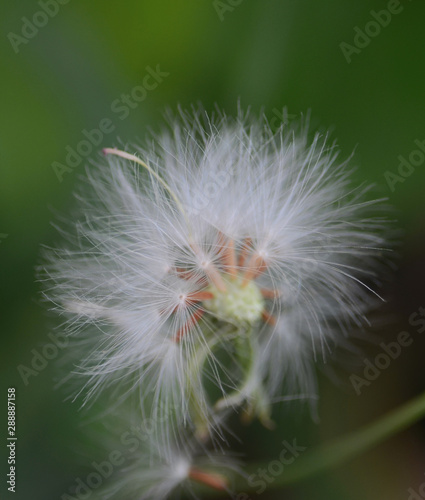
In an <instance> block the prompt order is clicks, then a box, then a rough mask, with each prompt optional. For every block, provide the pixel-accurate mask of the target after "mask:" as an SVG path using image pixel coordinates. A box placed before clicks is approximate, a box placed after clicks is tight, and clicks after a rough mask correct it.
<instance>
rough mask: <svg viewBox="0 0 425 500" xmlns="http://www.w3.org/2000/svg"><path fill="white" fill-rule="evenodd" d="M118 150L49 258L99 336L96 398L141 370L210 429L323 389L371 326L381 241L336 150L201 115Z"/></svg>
mask: <svg viewBox="0 0 425 500" xmlns="http://www.w3.org/2000/svg"><path fill="white" fill-rule="evenodd" d="M106 153H107V156H106V160H105V162H104V163H102V164H101V165H99V166H96V167H90V168H89V169H88V170H87V179H88V182H87V185H86V186H85V187H84V188H83V190H82V191H81V192H80V194H79V196H78V199H79V203H80V207H81V210H80V212H79V215H77V216H76V217H75V219H74V226H75V228H74V229H73V230H72V231H71V232H70V234H71V236H69V235H68V239H69V240H70V244H69V245H68V248H67V249H66V250H61V251H52V252H50V256H49V263H48V264H47V265H46V270H47V273H48V277H47V278H46V279H47V284H48V286H47V291H46V295H47V297H48V298H49V299H50V300H52V301H53V302H54V304H55V305H56V306H57V308H58V309H59V310H60V311H61V312H62V313H63V314H65V315H66V317H67V321H68V331H69V334H70V335H71V336H75V337H76V338H79V339H81V338H84V339H87V340H88V341H90V342H93V344H92V348H91V350H90V351H89V352H84V353H81V352H78V353H77V359H79V358H78V356H80V357H81V362H78V363H76V364H77V366H78V368H77V369H76V371H77V372H80V373H82V374H83V375H85V376H86V377H87V382H86V389H87V391H86V395H87V396H86V397H87V398H91V397H92V396H95V395H96V394H97V393H98V392H100V390H101V389H102V388H103V387H105V386H111V385H116V386H120V384H122V383H123V380H124V379H130V380H131V381H130V386H129V389H128V391H129V392H131V391H132V390H133V389H134V388H138V389H139V390H140V391H141V392H142V393H143V397H147V396H146V394H149V397H151V396H152V397H153V400H152V401H153V403H152V404H153V405H154V406H155V405H157V404H159V402H160V401H164V400H165V401H166V405H171V404H172V405H174V407H175V408H177V409H178V410H177V411H176V413H177V414H179V415H181V416H182V418H183V420H186V419H190V420H191V422H192V423H194V424H195V425H196V426H197V427H198V430H199V432H200V433H202V432H203V430H204V431H205V432H207V429H208V426H209V425H211V422H212V421H214V419H215V418H216V417H215V416H214V412H215V411H218V410H219V409H220V408H223V407H224V406H226V405H227V406H234V405H235V404H240V403H242V402H243V401H246V400H249V399H250V398H251V399H252V398H254V399H255V398H256V401H254V402H253V401H251V403H250V404H251V408H255V407H256V408H257V410H258V407H260V410H259V411H260V412H261V411H263V410H264V408H265V407H266V406H267V405H268V403H267V400H268V401H269V402H270V401H273V399H276V398H278V397H285V395H288V394H293V393H294V392H295V393H298V394H306V397H310V395H311V393H314V392H315V376H314V369H313V364H314V362H315V360H316V359H317V357H318V356H323V357H324V356H326V354H327V352H328V351H329V350H330V349H331V347H332V345H333V344H335V343H338V342H339V339H342V338H344V336H345V335H346V333H347V331H348V329H349V328H350V327H351V325H353V324H355V325H357V326H358V325H360V324H361V323H362V322H363V312H364V310H365V305H366V304H367V302H368V300H369V296H370V293H371V286H373V282H374V277H375V272H376V269H377V258H379V257H380V256H381V253H382V250H381V248H382V246H383V241H382V237H381V236H380V232H382V231H381V229H382V227H383V221H382V219H381V218H379V217H375V218H371V217H370V216H369V211H370V209H371V206H372V204H373V202H368V201H365V197H364V195H365V193H366V192H367V189H366V188H357V189H355V188H353V187H352V186H351V185H350V179H349V177H350V173H351V170H350V169H349V168H348V167H347V164H346V162H342V163H341V162H338V151H337V149H336V148H335V146H334V145H328V144H327V139H326V138H323V137H321V136H320V135H318V134H317V135H315V136H314V137H313V138H312V140H311V142H309V137H308V130H307V127H306V126H300V127H299V129H297V130H295V129H294V130H292V131H286V130H284V129H281V130H279V131H277V132H276V133H271V131H270V130H269V129H268V127H267V123H266V122H265V121H264V120H261V119H260V120H257V119H255V118H253V117H251V116H244V115H242V113H240V115H239V116H238V118H237V119H236V120H232V119H231V118H228V117H225V116H221V115H220V116H218V117H217V118H215V119H213V120H208V119H207V118H206V117H205V116H204V112H203V111H202V110H195V111H194V113H193V114H192V115H190V116H189V115H188V114H185V113H181V116H180V117H178V118H176V119H173V120H172V123H171V127H170V129H169V130H167V131H164V132H163V133H161V134H160V135H158V136H157V137H155V138H154V139H153V140H152V143H151V144H149V146H148V147H147V148H146V149H144V150H142V149H138V150H136V149H127V151H126V152H122V151H119V150H113V149H108V150H106ZM133 155H134V156H133ZM220 351H224V352H226V353H227V355H228V357H229V360H230V361H228V362H226V363H224V362H223V361H221V359H222V357H221V356H220V355H219V353H220ZM207 379H208V381H212V382H213V383H214V385H215V386H217V387H218V389H219V393H220V394H219V400H218V399H217V398H215V400H211V397H210V396H209V395H208V393H207V391H206V389H205V385H206V380H207ZM152 401H151V402H152ZM226 401H227V404H226ZM213 407H215V410H213V409H212V408H213ZM178 470H180V468H179V469H178ZM161 495H162V493H161V491H158V492H157V497H156V498H162V496H161ZM143 498H144V497H143Z"/></svg>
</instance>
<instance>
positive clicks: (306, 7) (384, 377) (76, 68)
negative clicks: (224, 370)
mask: <svg viewBox="0 0 425 500" xmlns="http://www.w3.org/2000/svg"><path fill="white" fill-rule="evenodd" d="M41 3H42V2H34V1H30V0H21V1H19V2H12V1H7V2H2V3H1V6H0V19H1V21H0V23H1V32H2V38H1V43H0V55H1V61H2V72H1V80H0V99H1V108H0V109H1V114H0V123H1V131H0V141H1V142H0V155H1V170H0V172H1V173H0V175H1V181H0V193H1V194H0V205H1V210H0V233H1V234H0V258H1V273H2V274H1V282H2V289H1V307H2V313H1V320H2V349H1V351H2V362H1V367H0V369H1V384H2V388H1V395H2V397H3V398H4V399H3V403H1V404H0V406H1V408H3V410H2V416H1V418H2V419H4V420H3V423H2V424H1V427H2V428H3V429H4V428H5V426H6V410H5V407H6V406H5V401H6V394H7V391H6V388H7V387H10V386H14V387H16V389H17V403H18V456H17V459H18V463H17V493H16V494H15V495H14V496H12V494H11V493H9V494H8V493H7V492H6V488H5V483H6V479H5V470H6V469H5V466H6V460H5V457H6V453H5V451H6V447H5V440H2V447H3V449H2V451H1V456H2V461H1V470H2V474H1V478H2V480H1V481H2V484H1V487H0V488H1V489H2V491H3V489H4V491H5V493H2V497H1V498H18V499H27V498H31V499H32V500H39V499H40V500H50V499H60V498H61V495H62V494H63V493H65V492H68V493H69V487H70V485H71V484H73V482H74V481H75V478H76V477H78V476H80V477H85V475H87V473H88V472H90V470H88V469H85V468H84V467H83V466H82V465H81V464H80V458H81V457H80V449H81V446H83V447H84V446H85V443H84V441H85V440H86V439H87V432H86V430H85V429H84V426H83V425H82V424H81V422H82V414H81V412H79V408H78V403H75V404H72V403H71V402H69V401H64V399H65V395H64V393H63V392H61V391H60V390H54V384H55V380H54V379H55V377H56V370H57V368H56V362H55V361H53V360H52V361H51V362H49V363H48V366H47V367H46V368H45V369H43V370H41V371H40V373H39V374H38V375H37V376H32V377H30V378H29V380H28V382H29V383H28V385H27V386H26V385H24V383H23V381H22V378H21V377H20V375H19V373H18V370H17V366H18V365H25V366H30V365H31V359H32V357H33V353H31V350H32V349H37V350H40V349H42V347H43V345H45V344H46V342H49V339H48V337H47V335H48V334H49V332H50V331H51V330H50V328H51V320H50V319H49V318H48V316H47V315H46V312H45V309H44V307H43V306H41V305H40V304H39V288H40V287H39V285H38V284H37V283H36V282H35V276H34V274H35V273H34V266H35V265H36V264H37V262H38V259H39V254H40V245H41V244H52V243H54V242H55V241H56V239H57V236H56V234H55V231H54V230H53V228H52V226H51V221H52V220H53V219H54V217H53V215H52V211H51V209H52V207H53V208H54V209H58V210H60V211H64V212H66V211H67V210H68V207H69V206H70V204H71V201H72V200H71V193H72V190H73V188H74V186H75V183H76V182H77V179H78V175H79V174H81V173H82V172H83V169H84V163H86V161H85V160H86V159H84V161H82V162H81V164H80V165H79V166H76V167H75V168H72V169H71V171H70V172H66V173H64V175H63V179H62V182H59V179H58V177H57V176H56V174H55V172H54V171H53V168H52V163H53V162H55V161H57V162H60V163H65V157H66V147H67V146H71V147H73V148H75V147H76V146H77V145H78V143H79V142H80V141H81V140H82V139H84V135H83V133H82V131H83V129H87V130H92V129H94V128H98V126H99V122H100V121H101V120H102V119H104V118H110V119H111V121H112V123H113V128H114V130H113V131H112V132H111V133H107V134H105V137H104V139H103V141H102V143H101V144H100V145H99V146H98V147H95V148H93V152H92V153H91V155H89V157H90V158H94V157H95V155H96V151H97V150H98V149H100V148H101V147H102V146H110V145H114V144H116V143H117V142H116V138H117V137H119V138H120V139H121V140H122V141H124V142H127V141H129V142H134V141H137V140H138V139H143V137H144V136H145V134H146V132H147V128H148V127H151V126H152V127H153V128H155V127H156V126H157V125H158V124H159V123H161V121H162V114H163V112H164V110H165V108H166V107H171V108H175V107H176V106H177V104H181V105H182V106H183V107H184V106H188V105H190V104H191V103H194V102H197V101H201V102H202V103H203V104H204V106H205V107H206V109H207V110H210V109H212V107H213V106H214V104H215V103H217V104H218V105H219V106H220V107H222V108H224V109H225V110H226V111H228V112H229V113H234V112H235V110H236V103H237V100H238V99H240V101H241V104H242V106H244V107H246V106H248V105H250V106H252V107H253V109H254V110H259V109H260V108H261V107H264V109H265V112H266V114H267V115H268V116H269V117H270V119H272V120H274V123H275V124H277V121H276V120H279V119H280V114H279V110H281V109H282V107H283V106H287V107H288V112H289V113H290V115H294V116H298V115H299V114H300V113H302V112H305V111H307V110H308V109H311V110H312V116H313V122H314V123H315V124H316V125H317V126H318V127H320V128H328V127H330V128H331V129H333V130H334V131H335V132H334V136H335V137H337V138H338V143H339V144H340V146H341V148H342V150H343V153H344V155H345V157H346V156H348V155H349V154H350V153H351V152H352V151H353V149H356V152H355V156H354V162H355V163H356V164H357V165H358V172H357V174H356V175H357V179H356V180H357V181H358V182H359V183H360V182H363V181H366V182H373V183H376V193H378V196H384V197H388V198H389V200H390V203H391V204H392V205H393V206H394V207H395V208H396V211H397V214H396V218H397V219H398V222H397V227H399V228H401V229H402V230H403V236H401V241H402V246H401V248H400V259H399V260H398V261H397V266H398V267H397V270H396V272H395V275H394V279H393V281H392V283H391V284H390V285H385V288H384V290H383V292H382V293H383V294H384V295H385V296H386V297H388V303H387V305H386V306H385V307H384V311H385V312H386V314H385V317H386V318H388V320H387V321H385V322H384V323H385V324H384V325H383V327H382V328H381V331H379V334H380V335H381V336H382V338H384V339H386V340H388V341H389V340H393V339H395V337H396V335H397V333H398V332H399V331H401V330H408V331H409V332H410V333H411V335H412V337H413V338H414V344H413V347H409V348H406V349H405V350H404V351H403V353H402V355H401V356H400V357H399V358H398V359H397V360H395V361H393V362H392V364H391V366H390V367H389V368H388V369H387V370H385V371H383V372H382V373H381V375H380V376H379V378H378V379H377V380H376V381H375V382H373V383H372V384H371V385H370V386H369V387H365V388H364V389H363V391H362V394H361V395H360V396H357V395H356V394H355V392H354V390H353V388H352V387H351V385H350V383H349V380H348V376H349V372H344V371H341V372H340V373H339V375H338V377H337V379H336V380H337V383H336V384H335V383H332V382H330V381H329V380H328V379H327V378H321V379H320V388H321V400H320V405H319V408H320V417H321V422H320V423H319V424H318V425H317V424H314V423H312V422H311V421H310V419H309V416H308V414H307V412H306V411H305V409H303V408H299V409H297V408H294V411H295V414H294V413H291V412H288V411H285V410H284V411H283V413H281V414H280V416H279V414H277V415H276V419H277V420H278V421H279V427H278V430H277V431H275V433H270V432H269V431H264V430H262V429H260V427H259V426H258V425H256V424H254V425H253V426H252V427H251V428H248V429H245V430H243V431H242V434H243V436H244V440H245V442H247V443H249V445H246V446H245V447H241V449H243V450H244V451H245V452H246V453H247V455H248V458H254V459H258V458H260V457H268V458H273V457H274V456H276V455H278V453H279V451H280V447H279V446H280V445H279V442H280V440H281V439H284V438H288V437H293V436H297V438H298V442H299V443H301V444H305V445H306V446H308V447H310V446H313V445H314V444H315V443H318V442H325V441H327V440H329V439H330V438H331V437H333V436H338V435H341V434H343V433H345V432H347V431H348V430H352V429H355V428H357V427H359V426H360V425H361V424H363V423H366V422H369V421H371V420H372V419H373V418H376V417H378V416H379V415H381V414H383V413H385V412H386V411H387V410H389V409H391V408H393V407H396V406H397V405H398V404H400V403H401V402H403V401H405V400H407V399H409V397H412V396H414V395H415V394H418V393H420V392H421V391H422V390H424V389H425V382H424V376H423V373H424V369H423V366H424V364H423V357H424V353H425V351H424V349H425V341H424V334H420V333H418V332H417V331H416V330H417V328H416V329H415V328H414V327H412V325H410V324H409V316H410V315H411V314H412V313H413V312H415V311H416V310H417V309H418V307H419V306H425V293H424V290H423V283H424V278H425V259H424V249H425V238H424V229H425V162H423V161H421V156H420V155H416V156H415V155H413V157H412V158H413V159H412V161H413V162H416V166H415V168H414V171H412V172H411V173H410V175H405V177H398V178H395V177H392V178H391V180H392V181H393V183H394V184H393V185H392V186H393V189H391V186H390V185H389V183H388V181H387V178H388V172H391V173H392V174H395V175H399V173H398V168H399V164H400V159H399V155H402V156H403V157H405V158H409V155H411V154H412V151H414V150H417V149H418V146H417V145H415V140H420V141H423V140H425V98H424V97H425V92H424V89H425V31H424V29H423V20H424V18H425V4H424V3H423V2H420V1H419V0H417V1H410V2H409V1H403V2H402V3H401V6H400V7H398V11H399V13H397V14H393V15H392V19H391V20H390V21H389V22H388V25H387V26H385V27H381V28H380V29H379V31H380V33H379V34H378V35H377V36H375V37H373V38H371V40H370V42H369V43H366V42H365V41H364V40H360V43H363V44H364V45H365V46H364V48H362V49H356V52H355V53H354V52H353V53H352V54H351V62H348V61H347V58H346V57H345V56H344V54H343V51H342V49H341V43H342V42H346V43H348V44H351V45H353V44H354V37H355V34H356V32H355V27H356V26H357V27H359V28H360V29H361V30H363V29H365V28H366V27H368V29H369V30H371V31H370V32H372V31H374V29H376V26H375V25H371V24H368V23H370V21H372V20H373V19H374V18H373V14H372V13H371V9H374V10H375V11H380V10H382V9H387V8H388V6H393V5H396V4H397V0H393V1H392V2H383V1H382V2H381V1H375V2H370V1H366V0H355V1H349V0H338V1H336V0H333V1H332V0H328V1H324V0H319V1H317V0H316V1H314V0H262V1H260V0H257V1H255V0H243V1H240V0H239V1H237V0H223V1H222V2H217V1H215V2H214V1H210V0H207V1H200V0H192V1H187V0H184V1H178V2H177V1H175V0H174V1H172V0H158V1H155V2H148V1H141V0H137V1H136V0H129V1H126V2H120V3H118V2H108V1H100V0H91V1H90V2H83V1H81V0H70V1H69V2H67V3H65V4H64V5H62V4H59V2H55V1H52V2H50V5H57V6H58V7H57V9H56V8H55V7H54V6H53V7H50V8H51V9H53V10H51V13H52V12H53V13H54V12H55V11H56V10H58V12H57V14H56V15H53V16H50V17H49V18H48V21H47V23H46V25H45V26H42V27H39V28H37V27H36V28H34V27H33V28H31V27H30V26H29V23H30V24H32V22H33V20H34V21H35V22H37V23H39V24H40V25H41V24H44V20H43V15H41V16H40V14H37V13H39V12H40V11H42V8H41ZM34 15H35V16H36V17H35V18H33V16H34ZM23 17H24V18H27V19H28V20H29V22H27V21H25V20H23V19H22V18H23ZM23 29H24V36H25V37H26V38H24V39H22V38H21V39H20V38H19V36H21V37H22V36H23V33H22V30H23ZM13 34H14V35H13ZM30 36H31V38H29V37H30ZM357 42H359V40H357ZM346 47H347V46H346ZM346 50H349V49H346ZM347 57H348V56H347ZM158 65H159V67H160V70H161V71H163V72H166V73H169V75H167V76H164V77H163V81H162V82H160V83H159V84H158V86H157V88H155V89H153V90H150V91H148V92H147V95H146V98H145V99H144V100H143V101H142V102H139V103H136V105H135V106H134V109H130V110H129V113H128V116H126V117H125V118H124V114H127V113H124V111H121V112H120V113H118V112H117V110H116V108H115V111H114V108H113V106H114V105H113V103H114V101H116V100H117V99H121V98H122V97H121V96H122V94H128V93H131V91H132V89H134V87H136V86H138V85H141V83H142V81H143V78H144V76H145V75H146V73H147V68H148V67H150V68H152V69H154V68H156V67H157V66H158ZM87 158H88V157H87ZM404 173H405V174H406V171H404ZM386 176H387V177H386ZM387 313H388V314H387ZM390 313H391V316H390ZM375 330H376V329H375ZM378 352H379V347H373V346H371V347H369V348H368V349H367V353H366V354H367V356H369V357H370V358H371V359H373V357H374V356H376V354H377V353H378ZM59 357H60V356H59ZM360 368H361V367H360ZM85 418H87V417H85ZM424 450H425V428H424V425H420V424H419V425H416V426H415V427H413V428H412V429H410V430H409V431H406V432H404V433H403V434H401V435H400V436H398V437H397V438H395V439H392V440H390V441H388V442H387V443H386V444H385V445H382V446H380V447H378V448H376V449H375V450H374V451H372V452H370V453H368V454H366V455H364V456H362V457H360V458H358V459H356V460H353V461H351V462H349V463H347V464H345V465H343V466H341V467H340V468H338V469H336V470H333V471H330V472H329V473H328V474H326V475H325V476H323V477H321V478H318V479H314V480H311V481H308V482H305V483H303V484H300V485H298V486H297V487H293V488H291V489H288V490H286V491H285V492H284V493H282V492H271V491H266V492H265V493H264V494H263V495H261V497H262V498H264V499H266V498H282V497H284V498H288V499H301V498H315V499H316V500H318V499H322V498H323V499H327V500H333V499H348V500H351V499H353V500H357V499H363V500H369V499H371V500H372V499H373V500H376V499H377V498H379V499H380V498H385V499H388V500H392V499H394V500H395V499H404V498H406V500H407V499H408V497H409V493H408V492H407V490H408V489H409V488H413V489H415V490H418V488H419V486H420V484H421V483H423V482H424V481H425V476H424V474H425V460H424V455H425V454H424ZM93 453H96V452H93ZM100 456H102V455H100ZM3 495H5V496H3ZM252 498H254V496H252Z"/></svg>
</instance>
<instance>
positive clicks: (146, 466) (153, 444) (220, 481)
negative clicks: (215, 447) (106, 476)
mask: <svg viewBox="0 0 425 500" xmlns="http://www.w3.org/2000/svg"><path fill="white" fill-rule="evenodd" d="M125 420H126V419H125V418H124V419H123V420H122V421H121V424H120V425H119V427H120V428H121V429H131V430H130V431H129V430H126V431H125V432H124V433H123V434H122V435H121V438H120V441H119V442H116V439H117V436H116V435H114V433H113V431H112V435H111V433H108V435H107V439H108V441H110V443H111V447H112V448H113V449H115V450H118V449H119V450H122V451H121V454H122V457H123V458H122V462H123V463H122V465H121V467H120V468H118V469H117V470H115V471H114V475H113V477H111V478H110V481H108V482H107V484H106V485H105V486H104V487H102V488H100V490H99V491H97V492H96V495H95V496H94V498H95V499H96V498H99V499H102V500H107V499H112V498H116V499H122V498H125V499H128V500H131V499H134V500H163V499H165V498H168V497H169V495H170V494H171V493H175V494H179V493H183V492H184V493H189V494H192V495H193V496H195V497H196V498H199V497H198V495H197V492H198V491H199V489H200V487H202V488H203V489H204V490H205V489H206V488H212V489H215V490H217V491H222V492H223V491H229V483H230V477H231V476H233V475H234V474H240V473H241V472H240V470H239V467H238V464H237V462H235V461H234V460H233V459H232V458H231V457H230V456H228V455H227V454H226V453H225V452H224V451H222V452H221V453H218V452H210V451H207V450H206V448H205V447H204V446H203V445H202V444H200V443H198V442H196V440H193V439H192V438H191V437H190V435H188V434H187V433H185V432H182V433H181V434H180V435H179V436H178V437H177V436H176V437H174V438H171V437H169V438H168V439H167V440H163V439H162V438H161V437H160V436H158V434H157V432H156V431H157V429H156V430H155V429H154V428H152V427H150V428H149V429H147V428H146V427H144V426H143V424H142V425H140V424H139V425H130V426H129V425H128V424H129V422H128V421H127V425H125ZM115 430H116V429H115ZM123 436H124V437H125V440H124V442H125V443H126V444H131V447H130V449H123V447H122V444H123ZM129 436H131V437H129ZM114 440H115V443H114V444H112V443H113V442H114Z"/></svg>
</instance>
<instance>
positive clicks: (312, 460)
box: [234, 393, 425, 492]
mask: <svg viewBox="0 0 425 500" xmlns="http://www.w3.org/2000/svg"><path fill="white" fill-rule="evenodd" d="M424 417H425V393H423V394H421V395H420V396H418V397H417V398H415V399H413V400H411V401H409V402H408V403H406V404H404V405H402V406H401V407H399V408H397V409H395V410H392V411H391V412H389V413H387V414H386V415H384V416H383V417H381V418H379V419H378V420H376V421H374V422H372V423H371V424H368V425H366V426H364V427H362V428H360V429H359V430H357V431H354V432H352V433H350V434H348V435H346V436H343V437H342V438H340V439H338V440H335V441H333V442H331V443H329V444H326V445H323V446H320V447H318V448H317V449H315V450H313V451H311V452H306V453H305V455H301V456H300V457H299V458H297V459H296V461H295V462H294V464H293V465H290V466H288V467H286V468H285V472H284V473H283V474H282V475H280V476H278V477H275V478H274V481H273V482H271V483H270V484H269V486H268V487H269V488H270V489H277V488H280V487H284V486H286V485H289V484H292V483H296V482H298V481H301V480H303V479H309V478H311V477H313V476H315V475H317V474H320V473H322V472H324V471H326V470H328V469H332V468H334V467H337V466H340V465H342V464H343V463H344V462H347V461H348V460H351V459H353V458H355V457H357V456H358V455H361V454H363V453H365V452H367V451H368V450H370V449H371V448H373V447H374V446H376V445H378V444H380V443H382V442H384V441H385V440H386V439H388V438H391V437H393V436H395V435H396V434H398V433H399V432H401V431H403V430H405V429H407V428H408V427H410V426H411V425H413V424H414V423H416V422H418V421H419V420H421V419H422V418H424ZM264 468H266V469H267V463H258V464H256V465H251V466H250V470H251V471H252V472H255V471H257V470H258V469H264ZM248 475H249V474H248ZM234 484H235V488H236V490H237V491H244V492H245V491H250V490H253V488H252V487H250V485H249V484H248V483H247V481H246V479H244V478H235V483H234Z"/></svg>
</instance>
